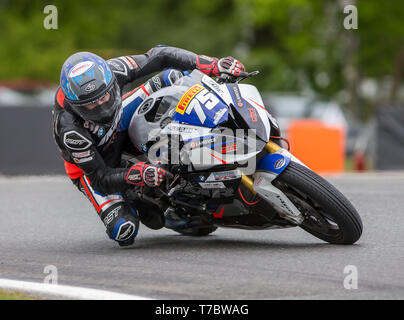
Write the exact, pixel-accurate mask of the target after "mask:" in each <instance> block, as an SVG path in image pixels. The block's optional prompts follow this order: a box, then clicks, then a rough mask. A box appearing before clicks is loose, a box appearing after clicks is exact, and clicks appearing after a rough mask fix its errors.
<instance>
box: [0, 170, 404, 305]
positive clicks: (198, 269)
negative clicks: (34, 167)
mask: <svg viewBox="0 0 404 320" xmlns="http://www.w3.org/2000/svg"><path fill="white" fill-rule="evenodd" d="M329 180H330V181H331V182H332V183H334V184H335V185H336V186H337V187H338V188H339V189H340V190H341V191H342V192H343V193H344V194H345V195H346V196H347V197H348V198H349V199H350V200H351V201H352V202H353V204H354V205H355V206H356V208H357V209H358V211H359V213H360V215H361V217H362V220H363V224H364V233H363V235H362V237H361V239H360V240H359V241H358V243H357V244H355V245H352V246H336V245H330V244H327V243H324V242H323V241H321V240H318V239H316V238H314V237H313V236H311V235H310V234H308V233H306V232H304V231H303V230H301V229H299V228H291V229H285V230H268V231H245V230H236V229H219V230H217V231H216V232H215V233H214V234H212V235H210V236H208V237H202V238H189V237H185V236H181V235H178V234H176V233H174V232H172V231H170V230H167V229H161V230H158V231H153V230H150V229H147V228H146V227H145V226H141V229H140V231H139V235H138V237H137V240H136V244H135V245H134V246H133V247H130V248H124V249H123V248H120V247H119V246H118V245H117V244H115V243H114V242H113V241H111V240H109V239H108V238H107V236H106V234H105V230H104V226H103V224H102V223H101V221H100V220H99V218H98V216H97V214H96V212H95V211H94V209H93V208H92V207H91V205H90V203H89V202H88V201H87V200H86V199H85V198H84V196H83V195H82V194H81V193H79V192H78V191H77V189H76V188H75V187H74V186H73V185H72V183H71V182H70V181H69V180H68V179H67V178H66V177H62V176H55V177H17V178H9V177H0V203H1V209H0V217H1V223H0V278H7V279H17V280H26V281H36V282H42V281H43V280H44V278H45V277H46V276H47V274H45V273H44V268H45V267H46V266H47V265H54V266H56V267H57V271H58V279H59V283H60V284H64V285H73V286H81V287H87V288H95V289H103V290H112V291H116V292H121V293H127V294H134V295H139V296H145V297H150V298H154V299H243V300H244V299H245V300H249V299H403V298H404V248H403V245H404V239H403V238H404V237H403V235H404V196H403V195H404V173H403V172H391V173H371V174H348V175H343V176H339V177H331V178H329ZM347 265H353V266H355V267H356V268H357V271H358V288H357V289H351V290H348V289H346V288H344V278H345V277H346V276H348V275H349V274H347V273H344V268H345V267H346V266H347Z"/></svg>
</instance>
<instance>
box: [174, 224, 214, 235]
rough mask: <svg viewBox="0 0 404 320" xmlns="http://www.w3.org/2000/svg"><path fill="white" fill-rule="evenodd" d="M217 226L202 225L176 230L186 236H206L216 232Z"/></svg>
mask: <svg viewBox="0 0 404 320" xmlns="http://www.w3.org/2000/svg"><path fill="white" fill-rule="evenodd" d="M216 229H217V227H214V226H212V227H200V228H192V229H185V230H175V229H172V230H174V231H175V232H178V233H180V234H182V235H184V236H191V237H204V236H207V235H209V234H211V233H213V232H215V231H216Z"/></svg>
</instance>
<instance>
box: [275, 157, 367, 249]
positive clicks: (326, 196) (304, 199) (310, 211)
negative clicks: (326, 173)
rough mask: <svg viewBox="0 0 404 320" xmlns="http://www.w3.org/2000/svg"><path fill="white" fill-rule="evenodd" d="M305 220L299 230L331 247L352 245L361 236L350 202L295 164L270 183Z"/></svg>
mask: <svg viewBox="0 0 404 320" xmlns="http://www.w3.org/2000/svg"><path fill="white" fill-rule="evenodd" d="M273 184H274V185H275V186H276V187H277V188H279V189H280V190H282V191H283V192H284V193H285V194H286V196H287V197H288V198H289V199H290V200H291V201H292V202H293V204H294V205H295V206H296V207H297V208H298V209H299V211H301V212H302V214H303V215H304V216H305V220H304V222H303V223H302V224H301V225H300V227H301V228H303V229H304V230H306V231H307V232H309V233H311V234H312V235H314V236H315V237H317V238H319V239H322V240H324V241H326V242H329V243H333V244H353V243H355V242H356V241H358V239H359V238H360V236H361V234H362V229H363V226H362V221H361V218H360V216H359V214H358V212H357V211H356V209H355V208H354V207H353V205H352V204H351V202H350V201H349V200H348V199H347V198H346V197H345V196H344V195H343V194H342V193H341V192H339V191H338V190H337V189H336V188H335V187H334V186H332V185H331V184H330V183H329V182H328V181H326V180H325V179H323V178H322V177H320V176H319V175H317V174H316V173H314V172H313V171H311V170H310V169H308V168H306V167H304V166H302V165H300V164H298V163H296V162H292V161H291V162H290V164H289V165H288V167H287V168H286V169H285V170H284V171H283V172H282V173H281V174H279V176H278V177H277V178H276V179H275V180H274V181H273Z"/></svg>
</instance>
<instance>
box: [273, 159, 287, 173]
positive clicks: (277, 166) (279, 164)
mask: <svg viewBox="0 0 404 320" xmlns="http://www.w3.org/2000/svg"><path fill="white" fill-rule="evenodd" d="M284 165H285V159H284V158H280V159H278V160H277V161H276V162H275V165H274V167H275V169H276V170H278V169H280V168H282V167H283V166H284Z"/></svg>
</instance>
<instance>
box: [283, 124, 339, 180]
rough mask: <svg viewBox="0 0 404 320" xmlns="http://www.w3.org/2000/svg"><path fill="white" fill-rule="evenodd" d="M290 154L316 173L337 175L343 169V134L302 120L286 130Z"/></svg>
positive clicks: (331, 128)
mask: <svg viewBox="0 0 404 320" xmlns="http://www.w3.org/2000/svg"><path fill="white" fill-rule="evenodd" d="M288 138H289V141H290V146H291V148H290V152H291V153H292V154H293V155H294V156H296V157H297V158H298V159H300V160H301V161H302V162H303V163H305V164H306V165H307V166H308V167H309V168H310V169H312V170H313V171H315V172H317V173H338V172H342V171H343V170H344V168H345V133H344V130H343V129H342V128H338V127H329V126H327V125H325V124H324V123H322V122H321V121H317V120H311V119H302V120H295V121H293V122H291V124H290V126H289V128H288Z"/></svg>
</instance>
